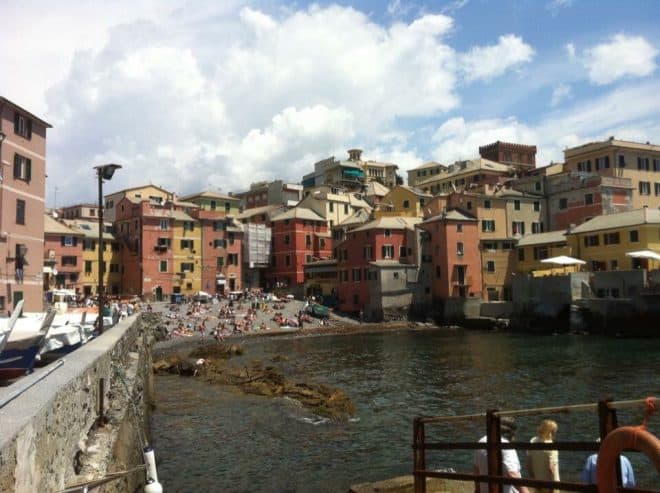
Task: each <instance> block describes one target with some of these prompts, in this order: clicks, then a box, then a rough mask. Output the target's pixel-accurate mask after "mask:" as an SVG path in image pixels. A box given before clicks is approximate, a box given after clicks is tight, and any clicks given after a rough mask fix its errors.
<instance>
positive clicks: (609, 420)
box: [598, 399, 623, 486]
mask: <svg viewBox="0 0 660 493" xmlns="http://www.w3.org/2000/svg"><path fill="white" fill-rule="evenodd" d="M610 402H612V399H605V400H602V401H598V426H599V429H600V441H601V442H602V441H603V440H605V437H606V436H607V434H608V433H609V432H611V431H612V430H614V429H616V428H617V427H618V426H619V422H618V420H617V416H616V409H613V408H611V407H610V406H609V405H608V403H610ZM616 478H617V484H618V485H619V486H622V485H623V480H622V473H621V459H619V460H617V461H616Z"/></svg>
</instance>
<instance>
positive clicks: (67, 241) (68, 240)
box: [62, 236, 76, 247]
mask: <svg viewBox="0 0 660 493" xmlns="http://www.w3.org/2000/svg"><path fill="white" fill-rule="evenodd" d="M74 239H75V238H74V237H73V236H62V246H67V247H70V246H75V245H76V242H74Z"/></svg>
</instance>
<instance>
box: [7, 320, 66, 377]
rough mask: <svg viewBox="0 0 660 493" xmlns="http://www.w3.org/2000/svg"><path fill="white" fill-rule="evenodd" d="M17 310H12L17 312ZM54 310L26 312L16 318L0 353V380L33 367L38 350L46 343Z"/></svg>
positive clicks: (29, 370) (20, 373)
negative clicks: (34, 312)
mask: <svg viewBox="0 0 660 493" xmlns="http://www.w3.org/2000/svg"><path fill="white" fill-rule="evenodd" d="M18 312H19V310H14V313H18ZM54 318H55V312H54V311H49V312H48V313H38V314H28V315H26V316H20V317H18V318H17V319H16V323H15V325H14V328H13V330H12V331H11V334H10V335H9V337H8V340H7V343H6V344H5V347H4V349H3V350H2V352H1V353H0V380H8V379H13V378H17V377H20V376H23V375H26V374H28V373H31V372H32V370H33V369H34V365H35V363H36V361H37V357H38V355H39V352H40V351H41V350H42V348H43V347H44V345H45V344H46V340H47V336H48V333H49V331H50V327H51V324H52V322H53V319H54Z"/></svg>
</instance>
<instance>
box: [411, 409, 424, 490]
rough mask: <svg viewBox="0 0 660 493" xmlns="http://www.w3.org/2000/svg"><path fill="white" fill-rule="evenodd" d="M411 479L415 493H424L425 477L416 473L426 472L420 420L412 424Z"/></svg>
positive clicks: (422, 429) (422, 430)
mask: <svg viewBox="0 0 660 493" xmlns="http://www.w3.org/2000/svg"><path fill="white" fill-rule="evenodd" d="M413 463H414V470H413V477H414V481H415V493H426V476H424V475H423V474H420V473H418V472H417V471H424V470H426V450H425V449H424V423H423V422H422V420H421V418H415V421H414V422H413Z"/></svg>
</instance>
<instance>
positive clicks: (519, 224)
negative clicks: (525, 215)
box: [511, 221, 525, 235]
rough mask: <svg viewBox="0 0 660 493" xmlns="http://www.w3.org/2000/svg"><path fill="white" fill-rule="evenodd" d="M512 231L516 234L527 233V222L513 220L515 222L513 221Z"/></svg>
mask: <svg viewBox="0 0 660 493" xmlns="http://www.w3.org/2000/svg"><path fill="white" fill-rule="evenodd" d="M511 232H512V233H513V234H514V235H524V234H525V223H524V222H523V221H513V222H511Z"/></svg>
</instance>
